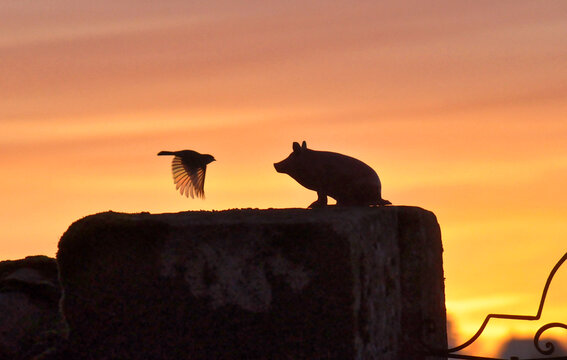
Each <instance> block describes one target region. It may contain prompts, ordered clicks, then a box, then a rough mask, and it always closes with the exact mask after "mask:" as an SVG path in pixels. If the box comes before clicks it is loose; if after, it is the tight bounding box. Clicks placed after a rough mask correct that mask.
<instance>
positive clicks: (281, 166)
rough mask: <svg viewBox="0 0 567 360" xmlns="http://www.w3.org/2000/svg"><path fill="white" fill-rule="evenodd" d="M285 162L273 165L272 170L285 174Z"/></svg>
mask: <svg viewBox="0 0 567 360" xmlns="http://www.w3.org/2000/svg"><path fill="white" fill-rule="evenodd" d="M284 162H285V160H283V161H280V162H277V163H274V168H275V169H276V171H277V172H279V173H285V172H286V171H285V164H284Z"/></svg>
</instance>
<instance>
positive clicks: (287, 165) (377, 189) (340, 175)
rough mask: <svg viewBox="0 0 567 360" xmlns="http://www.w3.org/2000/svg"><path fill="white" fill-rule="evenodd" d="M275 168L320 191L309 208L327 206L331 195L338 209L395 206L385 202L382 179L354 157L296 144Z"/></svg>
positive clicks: (307, 186)
mask: <svg viewBox="0 0 567 360" xmlns="http://www.w3.org/2000/svg"><path fill="white" fill-rule="evenodd" d="M274 167H275V168H276V171H277V172H279V173H284V174H288V175H289V176H291V177H292V178H293V179H295V180H296V181H297V182H298V183H300V184H301V185H303V186H305V187H306V188H308V189H310V190H314V191H316V192H317V196H318V198H317V200H316V201H315V202H313V203H312V204H311V205H309V208H317V207H324V206H326V205H327V196H330V197H332V198H333V199H335V200H337V206H369V205H388V204H391V202H389V201H388V200H384V199H382V185H381V183H380V178H379V177H378V174H376V172H375V171H374V170H372V168H371V167H370V166H368V165H366V164H365V163H363V162H362V161H360V160H357V159H355V158H352V157H350V156H346V155H342V154H338V153H334V152H329V151H316V150H311V149H308V148H307V143H306V142H305V141H303V143H302V144H301V146H299V143H297V142H294V143H293V152H292V153H291V154H290V155H289V156H288V157H287V158H286V159H284V160H282V161H280V162H278V163H275V164H274Z"/></svg>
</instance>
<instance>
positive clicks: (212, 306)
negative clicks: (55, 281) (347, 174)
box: [57, 206, 447, 360]
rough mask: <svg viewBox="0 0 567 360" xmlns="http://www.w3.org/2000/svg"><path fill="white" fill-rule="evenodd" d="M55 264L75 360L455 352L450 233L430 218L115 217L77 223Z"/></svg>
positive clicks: (333, 211)
mask: <svg viewBox="0 0 567 360" xmlns="http://www.w3.org/2000/svg"><path fill="white" fill-rule="evenodd" d="M57 261H58V264H59V271H60V280H61V285H62V288H63V294H64V295H63V298H62V301H61V308H62V312H63V315H64V318H65V320H66V322H67V325H68V342H67V346H66V352H65V356H66V357H67V358H76V359H392V360H394V359H395V360H399V359H412V360H416V359H425V358H426V353H427V352H429V351H430V350H431V349H446V348H447V341H446V327H445V303H444V300H445V299H444V287H443V267H442V246H441V236H440V231H439V225H438V224H437V220H436V218H435V215H434V214H433V213H431V212H428V211H425V210H423V209H420V208H415V207H398V206H389V207H379V208H325V209H320V210H302V209H282V210H273V209H270V210H228V211H221V212H186V213H178V214H156V215H151V214H147V213H142V214H120V213H113V212H108V213H102V214H97V215H93V216H88V217H86V218H84V219H81V220H79V221H77V222H75V223H74V224H73V225H72V226H71V227H70V228H69V229H68V231H67V232H66V233H65V234H64V236H63V237H62V239H61V241H60V243H59V252H58V254H57ZM428 359H433V358H431V357H428Z"/></svg>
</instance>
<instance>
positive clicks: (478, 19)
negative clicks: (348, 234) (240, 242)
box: [0, 0, 567, 351]
mask: <svg viewBox="0 0 567 360" xmlns="http://www.w3.org/2000/svg"><path fill="white" fill-rule="evenodd" d="M196 3H197V2H191V1H189V2H188V1H169V2H167V3H166V2H163V3H162V2H140V1H133V0H130V1H122V2H119V3H118V4H117V3H116V2H114V1H97V2H85V1H77V2H67V1H60V0H52V1H49V2H39V3H38V2H34V3H33V4H32V3H29V2H7V3H6V2H5V3H3V4H2V5H0V54H1V55H0V196H1V198H2V199H3V204H4V206H2V207H1V208H0V239H1V240H0V258H2V259H15V258H21V257H24V256H26V255H31V254H47V255H51V256H53V255H54V254H55V251H56V247H57V242H58V239H59V237H60V236H61V234H62V233H63V232H64V231H65V230H66V229H67V227H68V226H69V224H70V223H71V222H73V221H74V220H76V219H78V218H81V217H83V216H85V215H88V214H91V213H95V212H100V211H106V210H114V211H124V212H139V211H150V212H176V211H183V210H198V209H225V208H240V207H259V208H266V207H305V206H307V205H308V204H310V203H311V202H312V201H314V200H315V197H316V195H315V193H313V192H311V191H308V190H305V189H303V188H301V187H300V186H299V185H298V184H296V183H295V182H294V181H293V180H292V179H291V178H289V177H287V176H284V175H281V174H277V173H276V172H275V171H274V169H273V167H272V163H273V162H275V161H279V160H281V159H283V158H284V157H286V156H287V155H288V154H289V152H290V151H291V143H292V142H293V141H301V140H307V143H308V145H309V146H310V147H312V148H314V149H321V150H332V151H337V152H342V153H346V154H349V155H352V156H355V157H357V158H360V159H361V160H363V161H365V162H367V163H368V164H369V165H371V166H372V167H373V168H374V169H376V171H377V172H378V174H379V175H380V177H381V179H382V183H383V195H384V198H386V199H388V200H390V201H392V202H393V203H394V204H404V205H416V206H421V207H424V208H426V209H429V210H432V211H433V212H435V213H436V214H437V217H438V220H439V222H440V224H441V229H442V232H443V240H444V247H445V254H444V259H445V260H444V261H445V275H446V279H447V280H446V297H447V307H448V310H449V312H450V314H451V316H452V317H453V319H454V320H455V323H456V326H457V330H458V332H459V334H460V336H461V339H462V340H465V338H466V337H467V336H470V335H472V333H474V331H476V329H477V328H478V326H479V325H480V322H481V321H482V319H483V318H484V315H486V314H487V313H489V312H513V313H526V314H532V313H535V311H536V309H537V305H538V301H539V296H540V291H541V288H542V287H543V283H544V281H545V277H546V276H547V274H548V272H549V271H550V269H551V268H552V267H553V265H554V263H555V262H556V261H557V260H558V259H559V258H560V257H561V256H562V255H563V253H564V252H565V251H566V250H567V246H566V245H565V244H566V241H567V223H566V222H565V220H566V219H567V190H566V189H565V184H566V183H567V144H566V141H565V140H566V139H567V116H566V115H567V66H566V64H567V46H566V45H567V43H566V39H567V17H566V16H565V14H567V2H565V1H562V0H561V1H545V2H537V1H521V0H513V1H512V0H510V1H505V0H504V1H497V2H495V1H480V0H478V1H454V0H444V1H432V2H424V1H417V0H413V1H408V0H405V1H387V2H376V1H361V2H355V3H353V2H347V1H324V2H323V1H311V2H308V4H305V2H304V1H287V2H277V3H276V2H272V1H241V2H233V1H220V2H219V1H211V2H206V4H196ZM185 148H188V149H195V150H198V151H200V152H205V153H211V154H213V155H214V156H215V157H216V158H217V162H215V163H213V164H212V165H211V166H210V167H209V169H208V171H207V181H206V186H205V190H206V195H207V199H206V200H204V201H202V200H191V199H186V198H184V197H181V196H180V195H179V194H178V193H177V192H176V191H175V188H174V186H173V184H172V178H171V175H170V172H169V171H170V163H169V159H164V158H158V157H157V156H155V155H156V153H157V152H158V151H160V150H178V149H185ZM563 272H565V273H567V271H565V270H564V271H563ZM562 279H563V283H561V281H562ZM566 281H567V274H564V275H563V277H562V275H561V272H560V273H559V274H558V277H557V280H556V284H555V287H552V289H551V292H550V299H549V307H546V309H544V316H547V317H548V318H549V319H550V320H553V321H563V322H567V318H566V317H565V315H563V317H562V315H561V314H565V313H566V311H565V310H567V309H566V308H567V305H565V304H567V303H566V302H565V301H566V299H567V286H565V285H566V283H565V282H566ZM526 331H527V330H526V329H525V328H524V324H522V325H520V324H518V325H517V326H516V324H510V323H509V322H496V323H495V324H494V326H492V327H490V328H489V330H488V334H487V336H486V339H484V344H490V341H491V339H493V338H496V337H497V336H501V337H505V336H507V335H509V334H515V333H524V332H526ZM487 349H488V348H487ZM486 351H489V350H486Z"/></svg>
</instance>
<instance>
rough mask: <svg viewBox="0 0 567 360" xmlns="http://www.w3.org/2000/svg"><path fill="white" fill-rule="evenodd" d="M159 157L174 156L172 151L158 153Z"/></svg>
mask: <svg viewBox="0 0 567 360" xmlns="http://www.w3.org/2000/svg"><path fill="white" fill-rule="evenodd" d="M160 155H175V153H174V152H173V151H160V152H158V156H160Z"/></svg>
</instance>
